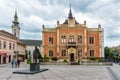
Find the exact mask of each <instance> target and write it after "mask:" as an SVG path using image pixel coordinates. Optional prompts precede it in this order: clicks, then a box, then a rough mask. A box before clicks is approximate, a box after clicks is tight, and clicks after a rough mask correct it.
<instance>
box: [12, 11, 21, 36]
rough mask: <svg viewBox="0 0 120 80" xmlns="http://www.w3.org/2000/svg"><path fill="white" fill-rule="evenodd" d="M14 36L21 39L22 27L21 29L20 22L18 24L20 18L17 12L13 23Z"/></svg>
mask: <svg viewBox="0 0 120 80" xmlns="http://www.w3.org/2000/svg"><path fill="white" fill-rule="evenodd" d="M12 23H13V25H12V34H13V35H14V36H16V37H17V38H20V27H19V22H18V16H17V11H15V15H14V21H12Z"/></svg>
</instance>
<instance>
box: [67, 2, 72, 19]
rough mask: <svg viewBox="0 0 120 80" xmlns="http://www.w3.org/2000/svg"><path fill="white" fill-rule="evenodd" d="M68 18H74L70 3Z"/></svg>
mask: <svg viewBox="0 0 120 80" xmlns="http://www.w3.org/2000/svg"><path fill="white" fill-rule="evenodd" d="M68 19H73V16H72V11H71V4H70V11H69V14H68Z"/></svg>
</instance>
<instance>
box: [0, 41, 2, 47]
mask: <svg viewBox="0 0 120 80" xmlns="http://www.w3.org/2000/svg"><path fill="white" fill-rule="evenodd" d="M1 48H2V42H1V41H0V49H1Z"/></svg>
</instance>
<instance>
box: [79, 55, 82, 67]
mask: <svg viewBox="0 0 120 80" xmlns="http://www.w3.org/2000/svg"><path fill="white" fill-rule="evenodd" d="M79 58H80V65H81V62H82V59H81V58H82V53H79Z"/></svg>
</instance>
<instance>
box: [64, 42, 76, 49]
mask: <svg viewBox="0 0 120 80" xmlns="http://www.w3.org/2000/svg"><path fill="white" fill-rule="evenodd" d="M66 47H67V48H71V47H72V48H77V44H76V42H68V43H67V44H66Z"/></svg>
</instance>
